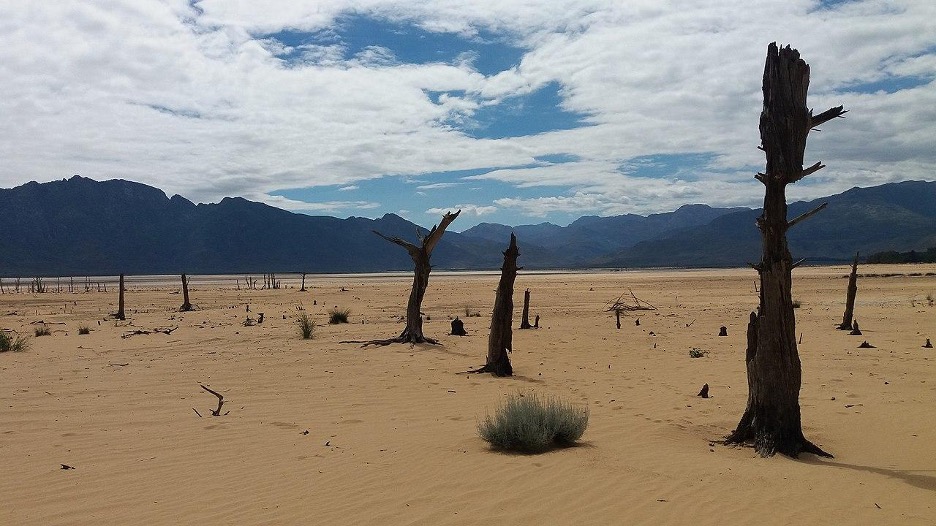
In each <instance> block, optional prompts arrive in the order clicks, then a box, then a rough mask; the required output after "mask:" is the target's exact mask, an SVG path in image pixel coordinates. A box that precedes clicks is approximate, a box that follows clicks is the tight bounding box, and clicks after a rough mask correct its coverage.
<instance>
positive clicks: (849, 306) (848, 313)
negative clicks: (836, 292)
mask: <svg viewBox="0 0 936 526" xmlns="http://www.w3.org/2000/svg"><path fill="white" fill-rule="evenodd" d="M858 255H859V253H855V262H854V263H852V269H851V274H850V275H849V276H848V290H847V291H846V292H845V314H844V315H843V316H842V324H841V325H839V326H838V328H839V330H842V331H850V330H851V329H852V317H853V316H854V315H855V295H856V294H857V293H858Z"/></svg>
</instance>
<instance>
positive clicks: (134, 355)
mask: <svg viewBox="0 0 936 526" xmlns="http://www.w3.org/2000/svg"><path fill="white" fill-rule="evenodd" d="M521 263H522V261H521ZM847 271H848V269H846V268H845V267H823V268H804V269H799V270H797V271H796V272H795V273H794V297H795V298H796V299H798V300H800V301H801V303H802V307H801V308H800V309H798V310H797V311H796V312H797V332H798V333H802V344H801V345H800V356H801V359H802V362H803V378H804V383H803V388H802V392H801V395H800V401H801V405H802V411H803V423H804V428H805V433H806V436H807V437H808V438H810V439H811V440H813V441H814V442H816V443H817V444H819V445H820V446H821V447H822V448H824V449H826V450H827V451H830V452H832V453H833V454H834V455H835V458H834V459H831V460H825V459H817V458H815V457H812V456H810V455H803V457H802V458H800V459H799V460H791V459H788V458H784V457H780V456H778V457H775V458H771V459H762V458H759V457H757V456H756V455H755V454H754V452H753V450H751V449H745V448H731V447H726V446H722V445H720V444H718V443H717V442H716V441H717V440H719V439H720V438H721V437H723V436H724V435H725V434H726V433H727V432H729V431H730V430H731V429H732V428H733V427H734V425H735V424H737V420H738V418H739V417H740V415H741V413H742V411H743V409H744V403H745V399H746V395H747V391H746V389H747V387H746V379H745V373H744V362H743V353H744V332H745V323H746V320H747V315H748V313H749V312H750V310H751V309H752V308H755V307H756V304H757V298H756V295H755V292H754V286H753V282H754V280H755V278H756V274H755V273H754V271H753V270H702V271H636V272H603V273H571V274H521V275H520V276H519V277H518V278H517V284H516V287H517V288H516V291H515V293H516V294H515V303H516V305H517V309H516V317H517V321H516V323H515V326H517V325H519V312H520V308H519V307H520V305H521V302H522V297H523V296H522V291H523V289H524V288H527V287H529V288H530V289H531V290H532V313H533V314H539V315H540V316H541V322H540V324H541V328H540V329H539V330H527V331H520V330H516V331H515V332H514V344H515V352H514V353H513V355H512V357H511V360H512V362H513V366H514V370H515V374H516V376H515V377H514V378H509V379H498V378H493V377H491V376H488V375H466V374H461V373H463V372H464V371H467V370H468V369H471V368H474V367H478V366H479V365H482V364H483V362H484V355H485V352H486V342H487V339H486V338H487V325H488V323H489V313H490V309H491V307H492V304H493V300H494V288H495V287H496V283H497V276H496V275H433V277H432V278H431V279H430V285H429V290H428V292H427V295H426V299H425V303H424V311H425V312H426V313H427V314H428V315H429V317H430V319H429V320H428V321H426V323H425V331H426V333H427V335H431V336H434V337H438V338H440V339H441V342H442V345H440V346H416V347H411V346H406V345H391V346H388V347H368V348H361V347H360V346H358V345H353V344H342V343H339V342H340V341H342V340H365V339H371V338H383V337H389V336H393V335H395V334H397V333H398V332H399V331H400V330H401V329H402V323H401V322H400V316H401V315H402V314H403V312H404V310H405V302H406V297H407V295H408V293H409V286H410V280H411V278H409V277H395V276H339V277H316V278H315V279H310V280H308V281H307V286H309V285H311V289H310V290H309V291H307V292H299V291H298V290H297V288H298V282H295V283H293V282H292V281H291V280H287V282H286V283H285V284H286V285H287V286H288V287H290V288H285V289H279V290H262V291H255V290H254V291H247V290H234V289H233V288H231V287H224V286H219V285H218V284H217V283H216V282H213V281H209V280H205V281H203V282H200V281H199V277H198V276H195V277H193V278H192V301H193V303H195V304H197V305H198V307H199V310H197V311H195V312H190V313H178V312H176V311H177V309H178V306H179V305H180V304H181V303H182V301H181V296H180V295H179V294H178V290H177V286H176V285H171V286H156V287H153V286H147V287H143V288H133V289H131V290H130V291H129V292H128V294H127V309H128V314H129V319H128V320H127V321H126V322H115V321H114V320H113V319H108V317H107V315H108V314H109V313H110V312H113V311H114V310H116V305H115V304H116V299H117V298H116V292H115V291H113V290H111V289H109V292H107V293H103V292H102V293H98V292H91V293H79V294H52V293H47V294H40V295H29V294H4V295H0V327H2V328H4V329H11V330H15V331H17V332H19V333H21V334H29V335H30V343H31V346H30V349H29V350H28V351H26V352H22V353H4V354H0V386H2V389H0V402H2V409H0V466H2V470H3V476H2V477H0V524H425V525H437V524H477V523H479V522H481V521H497V523H500V524H751V523H754V522H755V521H759V522H762V523H765V524H930V525H931V524H936V411H934V407H936V350H933V349H922V348H921V345H922V344H923V342H924V341H925V339H926V338H930V339H932V340H936V323H934V320H936V306H931V305H929V304H928V302H927V300H926V297H927V295H931V296H936V266H933V265H929V266H912V267H911V266H895V267H881V266H866V267H863V268H862V269H861V271H862V272H863V273H865V274H878V275H879V276H869V277H863V278H861V279H860V280H859V285H858V286H859V289H858V302H857V307H856V317H857V319H858V320H859V322H860V324H861V327H862V330H863V331H864V335H863V336H861V337H857V336H848V335H847V334H846V333H845V332H842V331H837V330H834V326H835V324H837V323H838V322H839V321H841V315H842V310H843V303H844V296H845V284H846V280H845V279H844V276H845V275H846V274H847ZM892 273H896V274H899V275H897V276H888V277H883V276H880V275H882V274H892ZM927 273H929V274H930V275H926V274H927ZM910 274H920V275H910ZM342 288H344V289H346V290H344V291H342V290H341V289H342ZM628 289H632V290H633V291H634V292H635V293H636V294H637V295H638V296H639V297H640V298H641V299H644V300H646V301H649V302H650V303H652V304H654V305H655V306H656V307H657V308H658V310H656V311H652V312H643V313H641V315H640V321H641V323H640V325H639V326H637V325H635V323H634V318H635V317H634V316H629V317H626V318H625V319H624V320H623V321H624V324H623V327H622V328H621V329H620V330H617V329H615V327H614V319H613V316H612V315H611V314H609V313H606V312H603V308H604V306H605V304H606V302H607V301H609V300H611V299H613V298H615V297H617V296H618V295H619V294H621V293H622V292H625V291H627V290H628ZM313 301H314V302H315V303H316V304H315V305H313ZM248 304H249V305H250V309H251V312H250V315H251V316H254V317H255V316H256V313H258V312H263V313H264V314H265V321H264V323H263V324H261V325H254V326H249V327H247V326H244V325H243V323H242V322H243V320H244V319H245V317H246V316H247V312H246V311H245V308H246V305H248ZM298 305H302V306H303V308H304V309H305V311H306V312H308V313H310V314H311V315H312V316H313V317H314V319H315V320H316V322H317V324H318V327H317V331H316V336H315V338H314V339H313V340H308V341H304V340H301V339H300V338H299V333H298V328H297V326H296V324H295V316H296V314H297V312H298V311H297V306H298ZM334 306H339V307H342V308H349V309H351V323H349V324H346V325H328V324H327V323H326V320H327V311H328V309H329V308H332V307H334ZM466 308H467V309H468V310H470V311H478V312H480V313H481V314H482V316H481V317H469V318H466V317H465V310H466ZM456 315H458V316H461V317H462V319H463V320H464V321H465V325H466V328H467V329H468V331H469V336H467V337H454V336H446V334H447V333H448V329H449V320H450V318H451V317H454V316H456ZM284 317H285V319H284ZM37 320H44V321H45V322H47V323H48V324H49V325H48V326H49V327H50V328H51V329H52V331H53V332H52V334H51V335H50V336H42V337H32V331H33V328H34V325H33V322H36V321H37ZM81 325H87V326H89V327H90V328H91V329H92V332H91V334H89V335H78V328H79V326H81ZM721 325H725V326H727V328H728V337H724V338H720V337H718V336H717V334H718V328H719V326H721ZM173 327H178V328H177V329H175V330H173V331H171V333H170V334H162V333H153V334H137V335H132V336H130V337H127V338H122V336H124V335H126V334H128V333H130V332H132V331H135V330H152V329H154V328H173ZM651 333H652V334H651ZM865 339H866V340H868V341H869V342H870V343H872V344H874V345H875V346H876V347H877V348H875V349H858V348H857V347H858V344H859V343H860V342H861V341H862V340H865ZM692 348H699V349H702V350H705V351H707V354H706V355H705V356H704V357H702V358H696V359H693V358H690V357H689V350H690V349H692ZM703 383H708V384H709V386H710V388H711V394H712V398H709V399H701V398H698V397H697V396H696V393H697V392H698V391H699V389H700V387H701V386H702V384H703ZM199 384H204V385H207V386H209V387H211V388H212V389H215V390H217V391H219V392H221V393H222V394H223V395H224V397H225V404H224V408H223V409H224V411H229V413H228V414H226V415H224V416H220V417H212V416H209V409H212V408H214V407H215V405H216V403H217V400H216V399H215V398H214V397H213V396H211V395H210V394H209V393H207V392H205V391H203V390H202V389H201V388H200V387H199ZM523 391H535V392H538V393H543V394H550V395H558V396H561V397H562V398H563V399H565V400H568V401H571V402H574V403H577V404H580V405H587V407H588V408H589V410H590V415H591V416H590V424H589V428H588V430H587V431H586V433H585V436H584V437H583V442H582V444H581V445H580V446H579V447H574V448H570V449H564V450H558V451H553V452H549V453H546V454H542V455H534V456H528V455H511V454H503V453H497V452H492V451H491V450H489V448H488V446H487V444H486V443H485V442H483V441H482V440H481V439H480V438H479V437H478V436H477V432H476V426H477V422H478V420H479V419H481V418H482V417H483V416H484V415H485V414H486V413H487V412H488V411H491V410H493V409H494V408H495V407H496V406H497V405H498V404H499V403H500V402H501V401H502V400H503V399H504V398H505V396H506V395H509V394H513V393H516V392H523ZM193 408H194V410H193ZM195 410H197V411H198V412H199V413H201V415H202V417H199V416H198V415H197V414H196V412H195ZM62 464H66V465H68V466H72V467H74V469H69V470H65V469H62V466H61V465H62Z"/></svg>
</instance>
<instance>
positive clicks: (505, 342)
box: [472, 233, 520, 376]
mask: <svg viewBox="0 0 936 526" xmlns="http://www.w3.org/2000/svg"><path fill="white" fill-rule="evenodd" d="M519 256H520V250H519V249H518V248H517V236H515V235H514V234H513V233H511V234H510V245H509V246H508V247H507V250H505V251H504V264H503V265H502V266H501V277H500V281H499V282H498V284H497V292H496V294H495V296H494V311H493V312H492V313H491V333H490V334H489V335H488V352H487V360H486V363H485V364H484V367H482V368H480V369H477V370H475V371H472V372H475V373H491V374H493V375H494V376H512V375H513V367H512V366H511V365H510V356H508V353H510V352H512V351H513V329H512V328H511V324H512V323H513V286H514V281H515V280H516V279H517V271H518V270H519V267H517V257H519Z"/></svg>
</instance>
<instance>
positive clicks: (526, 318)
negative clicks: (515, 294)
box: [520, 289, 533, 329]
mask: <svg viewBox="0 0 936 526" xmlns="http://www.w3.org/2000/svg"><path fill="white" fill-rule="evenodd" d="M520 328H521V329H532V328H533V326H532V325H530V289H526V290H525V291H524V292H523V313H522V314H521V316H520Z"/></svg>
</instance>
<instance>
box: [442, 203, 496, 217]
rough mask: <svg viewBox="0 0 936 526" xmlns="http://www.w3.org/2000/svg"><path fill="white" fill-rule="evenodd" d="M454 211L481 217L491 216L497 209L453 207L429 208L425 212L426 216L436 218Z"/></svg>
mask: <svg viewBox="0 0 936 526" xmlns="http://www.w3.org/2000/svg"><path fill="white" fill-rule="evenodd" d="M455 210H461V213H462V214H464V215H466V216H483V215H489V214H493V213H494V212H496V211H497V207H496V206H484V205H454V206H449V207H446V208H430V209H428V210H426V214H428V215H433V216H437V215H440V214H445V213H446V212H453V211H455Z"/></svg>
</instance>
